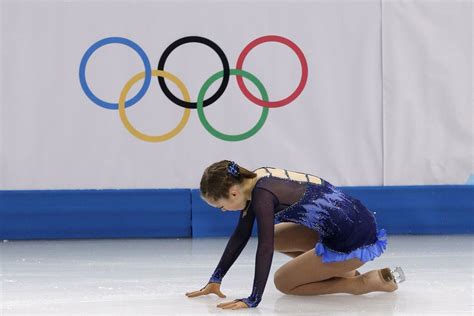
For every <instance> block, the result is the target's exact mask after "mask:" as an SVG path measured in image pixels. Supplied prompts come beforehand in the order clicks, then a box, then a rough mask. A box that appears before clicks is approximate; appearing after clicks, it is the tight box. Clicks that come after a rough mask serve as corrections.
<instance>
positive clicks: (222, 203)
mask: <svg viewBox="0 0 474 316" xmlns="http://www.w3.org/2000/svg"><path fill="white" fill-rule="evenodd" d="M204 200H205V201H206V202H207V204H209V205H211V206H213V207H216V208H219V209H221V211H223V212H226V211H240V210H243V209H244V208H245V206H246V203H247V200H246V199H245V196H244V194H242V189H241V187H240V186H239V185H234V186H232V187H231V188H230V189H229V197H228V198H220V199H217V200H214V199H208V198H204Z"/></svg>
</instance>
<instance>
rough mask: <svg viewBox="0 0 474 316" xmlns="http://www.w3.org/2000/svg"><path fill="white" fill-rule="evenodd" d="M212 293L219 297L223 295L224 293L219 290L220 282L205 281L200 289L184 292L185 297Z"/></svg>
mask: <svg viewBox="0 0 474 316" xmlns="http://www.w3.org/2000/svg"><path fill="white" fill-rule="evenodd" d="M211 293H214V294H216V295H217V296H219V297H225V295H224V293H222V292H221V284H220V283H207V285H206V286H205V287H203V288H202V289H200V290H199V291H194V292H188V293H186V296H187V297H196V296H201V295H207V294H211Z"/></svg>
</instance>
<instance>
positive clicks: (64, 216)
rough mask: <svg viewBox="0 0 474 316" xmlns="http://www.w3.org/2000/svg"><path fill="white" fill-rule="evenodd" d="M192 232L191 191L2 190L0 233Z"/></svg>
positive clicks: (169, 234) (136, 235)
mask: <svg viewBox="0 0 474 316" xmlns="http://www.w3.org/2000/svg"><path fill="white" fill-rule="evenodd" d="M189 236H191V192H190V190H188V189H176V190H174V189H173V190H171V189H170V190H168V189H159V190H59V191H58V190H46V191H0V239H12V240H13V239H63V238H148V237H189Z"/></svg>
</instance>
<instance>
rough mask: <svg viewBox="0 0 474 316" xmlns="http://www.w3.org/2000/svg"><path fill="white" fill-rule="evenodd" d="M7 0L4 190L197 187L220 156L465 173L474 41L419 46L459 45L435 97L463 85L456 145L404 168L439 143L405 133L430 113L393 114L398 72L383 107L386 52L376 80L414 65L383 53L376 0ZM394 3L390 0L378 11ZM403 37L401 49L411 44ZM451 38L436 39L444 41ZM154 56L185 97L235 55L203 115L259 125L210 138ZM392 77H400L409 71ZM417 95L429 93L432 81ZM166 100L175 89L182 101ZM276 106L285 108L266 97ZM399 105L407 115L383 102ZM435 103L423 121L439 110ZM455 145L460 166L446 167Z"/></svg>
mask: <svg viewBox="0 0 474 316" xmlns="http://www.w3.org/2000/svg"><path fill="white" fill-rule="evenodd" d="M462 5H465V3H460V4H459V5H458V6H459V7H462ZM1 6H2V8H1V10H2V11H1V14H2V15H1V37H0V45H1V48H2V49H1V61H0V62H1V67H2V71H1V74H2V77H1V85H0V87H1V88H0V89H1V90H0V93H1V98H0V102H1V103H0V107H1V108H0V110H1V112H0V113H1V121H0V124H1V129H0V133H1V134H0V146H1V148H0V150H1V161H0V168H1V169H0V172H1V173H0V189H81V188H170V187H198V185H199V180H200V176H201V174H202V171H203V169H204V168H205V167H206V166H207V165H209V164H210V163H212V162H214V161H216V160H221V159H232V160H235V161H236V162H238V163H239V164H242V165H243V166H246V167H248V168H257V167H260V166H275V167H283V168H288V169H290V170H296V171H306V172H310V173H313V174H315V175H318V176H321V177H323V178H325V179H327V180H328V181H330V182H332V183H334V184H336V185H383V184H384V183H388V184H393V183H397V184H409V183H414V182H416V183H418V184H436V183H445V182H453V183H460V181H461V182H462V180H463V179H462V177H463V176H462V174H463V173H466V172H468V171H469V170H468V169H469V168H467V167H468V166H467V165H468V163H467V162H468V161H469V159H470V157H468V156H466V152H468V150H469V149H468V148H467V145H469V141H471V143H472V130H471V135H468V134H466V122H467V115H466V109H467V108H466V106H467V105H469V104H468V103H466V100H467V99H468V96H469V97H470V94H468V93H467V92H465V91H464V86H467V85H470V81H469V78H468V77H467V75H468V74H469V71H466V70H465V69H464V68H463V69H461V67H460V66H461V64H465V66H466V69H469V70H470V69H471V67H467V65H466V63H467V62H468V59H466V53H467V52H470V50H467V48H465V47H464V46H462V45H461V46H459V45H457V44H456V45H457V46H455V47H456V48H457V49H459V50H460V51H459V53H458V54H457V55H455V54H454V53H453V54H452V55H449V56H448V57H440V56H439V54H437V53H436V52H433V51H430V52H427V51H423V50H420V51H419V53H420V56H419V60H429V59H427V58H426V57H427V56H424V54H428V55H429V56H430V57H432V58H434V59H436V60H438V61H440V63H435V64H434V65H438V66H439V67H448V65H450V63H451V62H452V61H453V60H452V59H453V58H454V59H455V58H456V57H459V59H456V60H455V61H454V62H455V64H456V65H457V66H456V68H455V69H453V70H452V71H450V72H449V74H450V76H448V77H447V78H446V80H444V79H443V80H442V81H440V82H438V83H437V85H436V86H430V89H436V90H438V91H439V93H440V94H441V93H443V92H442V91H443V89H441V88H440V84H448V87H453V89H454V87H458V88H457V90H456V89H454V90H453V89H451V90H449V91H450V93H449V94H445V95H444V99H443V100H440V102H441V103H442V104H449V106H450V110H447V109H446V110H445V111H446V112H447V114H448V115H451V116H452V120H451V123H449V124H447V125H441V130H439V131H438V133H439V134H436V135H437V137H436V139H438V140H439V141H440V142H441V143H442V144H447V143H449V144H450V147H449V148H448V149H449V151H450V153H447V154H442V155H441V156H439V157H440V159H441V160H440V161H441V162H440V163H441V164H442V165H441V167H439V168H445V166H449V167H453V166H454V169H455V171H454V173H451V169H450V170H448V169H446V170H441V169H436V168H433V167H430V168H424V169H423V168H421V169H420V168H419V165H417V164H414V165H413V167H408V169H406V170H405V169H403V170H402V172H399V171H400V170H401V169H400V167H399V166H400V161H402V159H403V158H405V157H406V155H407V152H410V151H411V148H412V147H413V145H414V144H418V142H419V141H420V140H422V139H424V140H425V141H423V146H436V144H438V146H439V143H436V142H433V143H430V142H429V141H426V137H431V136H428V134H421V135H424V137H425V138H421V139H419V140H416V142H414V143H412V141H413V140H414V138H413V134H411V133H409V132H408V131H409V130H410V129H413V128H414V131H416V128H417V127H419V128H424V127H423V125H419V126H418V125H416V124H411V125H409V127H408V128H407V129H405V130H404V131H400V128H395V127H394V126H393V124H394V125H397V124H398V122H397V117H398V118H399V119H402V118H403V117H404V115H405V114H404V113H405V111H408V112H407V113H409V111H410V110H408V109H407V108H406V107H403V106H400V104H402V103H404V102H405V101H406V100H404V99H402V100H400V101H396V102H395V100H394V98H391V96H390V94H392V95H394V94H396V93H398V92H397V91H399V90H390V89H389V87H392V84H389V86H387V83H384V98H383V106H382V54H381V53H382V51H383V53H384V57H383V65H384V66H388V67H389V68H390V69H388V70H385V69H384V71H383V78H384V79H385V80H389V82H392V81H391V79H392V78H395V77H396V74H397V72H399V71H403V70H400V69H404V68H403V67H413V66H414V65H413V64H404V61H403V60H399V58H400V56H399V55H397V56H395V55H393V54H392V55H390V53H388V52H387V50H388V49H387V48H386V47H387V45H389V43H390V40H391V39H390V38H388V39H387V41H388V42H387V43H383V44H382V33H381V18H382V10H381V6H382V4H381V3H380V2H379V1H349V0H347V1H284V2H283V1H280V2H276V3H275V2H269V1H120V2H118V1H105V2H104V1H87V2H85V1H67V2H65V1H2V2H1ZM392 7H393V8H395V4H394V5H392V6H387V5H386V4H385V3H384V11H383V12H384V13H383V17H386V16H387V15H388V16H389V15H390V13H387V11H386V8H388V9H390V8H392ZM388 9H387V10H388ZM395 9H397V8H395ZM456 10H457V9H456ZM429 12H431V11H429V10H428V13H426V14H427V15H429V14H430V13H429ZM456 12H457V11H456ZM456 12H455V11H453V12H452V14H453V16H454V15H455V14H456ZM453 16H451V17H450V21H451V20H453V19H452V17H453ZM454 20H455V21H454V22H453V24H452V25H453V29H452V31H453V32H454V31H457V32H458V33H463V34H467V33H469V32H468V30H466V29H465V27H467V24H466V23H467V22H468V21H469V22H470V19H467V20H466V18H465V15H463V14H461V15H460V20H462V21H464V22H461V21H459V20H456V19H454ZM395 22H396V21H395ZM465 22H466V23H465ZM397 23H398V22H397ZM433 23H435V24H436V23H438V22H433ZM383 25H384V27H387V23H385V22H384V23H383ZM421 29H422V30H423V32H425V31H427V32H428V31H430V28H429V27H428V28H421ZM433 30H435V29H433ZM397 32H404V31H403V30H401V31H397V30H396V28H395V29H394V30H392V31H389V32H385V31H384V36H388V37H391V36H395V37H393V38H394V39H396V40H398V39H399V38H398V37H396V34H397ZM400 34H401V33H400ZM403 34H405V33H403ZM414 34H416V30H415V31H413V34H412V36H414ZM269 36H270V37H269ZM459 36H464V35H461V34H459ZM409 38H410V37H408V39H407V40H405V41H404V42H403V43H402V44H399V45H405V46H407V47H406V48H410V46H411V45H414V44H413V42H411V41H409ZM446 39H447V38H446V37H443V36H441V37H436V40H437V41H439V44H436V45H441V44H442V43H443V41H445V40H446ZM199 40H200V41H201V42H199ZM384 40H385V39H384ZM196 41H197V42H196ZM254 41H257V42H254ZM454 43H457V42H456V41H454ZM173 44H174V45H175V46H172V45H173ZM430 44H431V42H428V43H426V45H428V46H427V47H428V48H429V49H431V48H434V47H432V46H429V45H430ZM170 45H171V46H170ZM249 45H250V46H249ZM424 45H425V44H424ZM382 46H383V50H382ZM216 47H217V48H216ZM167 48H168V50H167ZM410 49H414V48H413V47H412V48H410ZM469 49H470V48H469ZM446 50H447V49H446ZM453 51H454V50H453ZM393 52H396V50H395V49H394V50H393ZM245 54H246V55H245ZM244 55H245V56H244ZM222 56H224V57H222ZM401 56H402V57H401V58H404V57H403V55H401ZM239 57H240V61H241V62H242V63H241V66H240V68H241V69H242V70H243V71H246V72H247V73H248V74H247V75H246V76H247V77H249V76H252V75H253V76H255V77H256V78H257V79H258V80H259V81H260V82H261V84H262V86H263V87H264V90H265V91H266V92H267V94H268V99H269V100H270V103H265V102H263V101H261V99H262V98H263V97H262V96H261V93H262V92H261V91H260V90H259V89H258V88H257V87H256V86H255V85H256V83H255V81H256V80H257V79H252V80H250V79H248V78H247V77H246V79H244V83H245V86H243V87H242V86H241V85H239V83H238V82H237V80H236V78H237V76H236V74H235V73H232V72H233V71H234V72H236V71H237V70H234V69H237V68H239V65H238V62H239ZM392 58H393V59H395V60H393V61H391V60H390V59H392ZM440 58H442V59H440ZM160 59H161V60H162V62H163V65H162V67H161V69H162V70H164V71H166V72H167V76H168V77H169V76H170V75H168V73H169V74H172V75H174V76H176V78H178V79H179V80H180V81H181V82H182V84H183V85H182V87H181V88H182V89H186V90H187V91H188V92H189V99H190V101H191V102H196V101H197V99H198V95H199V92H200V91H201V90H202V91H203V90H204V88H203V86H204V83H205V82H206V81H207V80H208V78H209V77H210V76H211V75H213V74H215V73H217V72H220V71H223V70H224V69H225V68H226V67H225V62H224V60H225V59H226V60H227V62H228V67H229V68H228V69H230V70H229V72H230V75H229V76H228V77H227V75H226V72H224V73H223V74H222V77H224V81H226V78H227V79H228V83H227V85H225V84H224V85H221V83H222V82H223V79H222V78H220V77H219V78H216V81H215V82H214V83H213V84H211V85H210V87H209V89H208V90H207V92H206V93H205V95H204V97H203V99H208V98H211V97H212V96H215V98H214V99H215V101H214V102H213V103H212V104H209V105H206V103H205V102H206V101H205V102H204V105H205V107H204V108H203V113H204V115H205V118H206V120H207V121H208V123H209V125H210V126H212V128H213V129H215V130H217V131H219V132H220V133H223V134H231V135H239V134H242V133H245V132H247V131H249V130H252V127H254V126H257V127H256V128H254V129H253V130H252V132H251V133H250V134H247V135H243V136H237V137H233V138H234V141H228V140H223V139H222V138H225V137H222V136H220V138H219V137H216V136H215V135H218V136H219V134H218V133H217V132H216V131H214V132H213V134H215V135H213V134H211V133H210V132H209V131H208V130H212V128H211V127H210V126H207V125H206V123H205V122H204V119H203V118H202V117H201V118H200V116H199V115H198V111H197V110H196V109H195V108H191V109H189V110H186V109H185V107H183V106H181V105H178V104H175V102H176V103H179V102H180V100H183V99H184V97H183V96H182V91H180V89H179V88H178V86H176V84H174V83H173V82H172V81H171V80H170V79H166V80H165V82H166V86H167V87H168V88H169V93H168V94H169V95H168V96H167V95H166V94H165V93H164V90H166V89H164V88H163V87H162V86H161V85H160V84H159V82H158V78H157V77H156V75H157V73H153V74H152V73H151V71H152V70H156V69H158V63H159V61H160ZM163 60H164V61H163ZM414 62H415V63H416V62H417V60H414ZM470 62H472V61H470ZM305 64H306V65H307V73H306V68H305ZM390 65H393V66H390ZM409 65H411V66H409ZM425 65H426V66H427V67H431V66H432V65H433V64H432V63H427V64H425ZM443 65H444V66H443ZM81 66H82V67H81ZM418 66H419V67H422V66H421V65H418ZM469 66H470V65H469ZM412 70H413V69H412ZM415 71H416V72H418V71H424V72H426V71H428V72H430V71H431V70H429V69H418V70H415ZM141 72H143V73H144V74H143V77H144V78H142V79H138V80H137V81H136V82H135V83H133V84H132V83H129V85H128V86H129V87H130V91H128V93H127V94H126V96H125V97H123V98H122V99H123V100H128V101H127V102H124V105H125V106H126V107H125V109H124V110H123V111H119V110H117V108H119V107H120V106H119V105H118V103H120V102H119V100H120V96H121V93H122V95H124V94H125V92H124V87H125V86H126V84H127V82H129V81H130V80H131V79H132V77H134V76H135V75H136V74H138V73H141ZM161 75H163V73H161ZM457 75H459V76H460V77H459V78H457V81H456V82H452V83H450V82H449V81H450V80H451V79H452V78H453V77H456V76H457ZM397 80H399V81H400V80H401V81H402V82H397V84H400V85H401V86H400V87H403V85H405V81H407V79H406V78H405V77H401V78H398V79H397ZM461 81H463V82H462V83H461ZM427 83H428V84H431V83H432V82H431V81H428V82H427ZM459 84H460V86H459ZM183 86H184V88H183ZM220 87H221V90H222V91H221V90H219V88H220ZM246 89H248V92H246ZM260 89H262V88H260ZM413 91H414V92H415V93H418V94H417V96H425V95H426V91H427V90H426V89H424V90H423V89H420V88H419V87H418V88H413ZM220 92H222V93H220ZM458 93H459V94H458ZM173 96H174V97H175V98H177V99H179V100H177V101H176V100H175V102H173ZM279 100H283V101H282V102H278V101H279ZM135 101H136V102H135ZM419 101H420V102H418V101H417V102H416V104H415V105H416V106H417V107H418V106H419V107H420V108H418V109H417V110H416V111H417V114H416V115H418V116H421V117H426V115H425V112H424V111H426V107H427V106H429V105H430V104H429V103H424V102H422V101H421V100H419ZM262 102H263V103H262ZM275 102H276V103H275ZM130 103H133V104H130ZM256 103H260V104H256ZM441 103H440V104H441ZM453 104H454V105H453ZM262 105H263V106H262ZM272 105H273V106H274V105H277V106H278V107H272V108H268V107H267V106H272ZM190 106H192V104H191V105H190ZM453 106H454V110H452V109H453ZM194 107H196V105H194ZM396 109H398V112H397V113H398V114H394V113H392V112H385V113H384V112H383V111H396ZM266 111H268V116H267V117H266V120H265V121H264V123H263V124H261V125H259V124H258V122H259V118H261V117H262V115H263V117H265V112H266ZM412 111H413V110H412ZM187 112H189V119H188V120H187V121H186V113H187ZM120 113H122V115H121V114H120ZM183 113H184V121H181V120H182V117H183ZM262 113H263V114H262ZM437 113H438V114H436V115H437V116H435V117H432V121H431V123H430V124H435V123H436V122H438V120H443V119H444V118H445V116H446V115H444V114H442V113H443V112H442V110H440V111H438V112H437ZM397 115H398V116H397ZM410 115H411V114H410ZM416 115H415V116H416ZM382 118H383V119H384V120H383V119H382ZM262 120H263V119H262ZM404 121H406V119H405V120H404ZM127 122H128V123H127ZM180 122H182V123H183V124H181V125H179V123H180ZM384 122H385V124H387V126H385V128H383V123H384ZM415 122H419V120H418V121H417V120H414V123H415ZM454 122H459V125H458V126H454V125H453V124H454ZM390 124H392V125H390ZM415 125H416V126H415ZM435 125H436V124H435ZM177 126H178V128H177ZM453 127H454V129H452V128H453ZM176 128H177V129H178V130H175V131H176V133H172V135H169V134H167V133H169V132H170V131H173V129H176ZM446 128H449V129H450V132H446V131H445V129H446ZM425 131H426V129H425ZM430 131H431V132H432V131H433V130H430ZM424 133H428V132H424ZM145 135H148V136H157V135H168V136H165V137H164V139H160V141H150V140H157V139H156V138H153V137H147V136H145ZM417 135H420V132H417ZM430 135H431V134H430ZM440 136H441V138H440ZM415 137H416V136H415ZM469 137H471V138H469ZM231 138H232V137H231ZM415 139H416V138H415ZM430 139H431V138H430ZM384 140H385V141H387V144H386V145H385V147H384V146H383V141H384ZM394 143H396V144H399V146H398V147H397V146H395V145H393V144H394ZM405 145H407V146H405ZM400 146H401V147H403V148H401V147H400ZM419 146H421V145H419ZM430 148H431V147H430ZM433 148H438V149H437V151H434V152H433V155H431V156H430V157H431V158H430V159H431V163H432V165H435V164H436V163H437V161H438V160H437V159H438V158H437V157H438V156H436V155H435V154H437V153H438V152H441V148H439V147H433ZM453 155H455V156H456V159H455V162H456V163H455V164H453V165H449V164H445V162H446V161H447V160H449V159H450V157H452V156H453ZM389 156H390V157H389ZM416 157H418V158H419V157H421V156H420V155H417V156H416ZM418 158H417V159H418ZM384 159H385V163H384ZM407 172H409V173H410V175H411V176H412V177H411V178H407V177H406V176H405V173H407ZM384 177H385V181H386V182H384Z"/></svg>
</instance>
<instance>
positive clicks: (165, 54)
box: [158, 36, 230, 109]
mask: <svg viewBox="0 0 474 316" xmlns="http://www.w3.org/2000/svg"><path fill="white" fill-rule="evenodd" d="M193 42H195V43H201V44H204V45H206V46H209V47H210V48H211V49H212V50H214V51H215V52H216V53H217V55H219V58H220V59H221V62H222V66H223V68H224V75H223V77H222V82H221V85H220V86H219V89H217V91H216V93H214V94H213V95H212V96H211V97H209V98H208V99H206V100H204V103H203V107H206V106H208V105H210V104H212V103H214V102H215V101H217V99H219V97H220V96H221V95H222V94H223V93H224V91H225V89H226V88H227V84H228V83H229V77H230V70H229V61H228V60H227V57H226V56H225V54H224V52H223V51H222V49H221V48H220V47H219V46H217V44H216V43H214V42H213V41H211V40H209V39H207V38H204V37H200V36H186V37H183V38H180V39H178V40H176V41H174V42H173V43H172V44H171V45H170V46H168V47H167V48H166V49H165V51H164V52H163V55H161V57H160V60H159V61H158V70H164V68H165V62H166V59H167V58H168V56H169V55H170V54H171V52H172V51H173V50H174V49H175V48H177V47H179V46H181V45H183V44H186V43H193ZM158 83H159V84H160V87H161V90H163V93H164V94H165V95H166V96H167V97H168V99H170V101H171V102H173V103H174V104H177V105H179V106H181V107H184V108H187V109H195V108H197V104H196V102H187V101H184V100H181V99H179V98H177V97H175V95H174V94H173V93H171V91H170V90H169V89H168V87H167V86H166V82H165V78H163V77H158Z"/></svg>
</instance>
